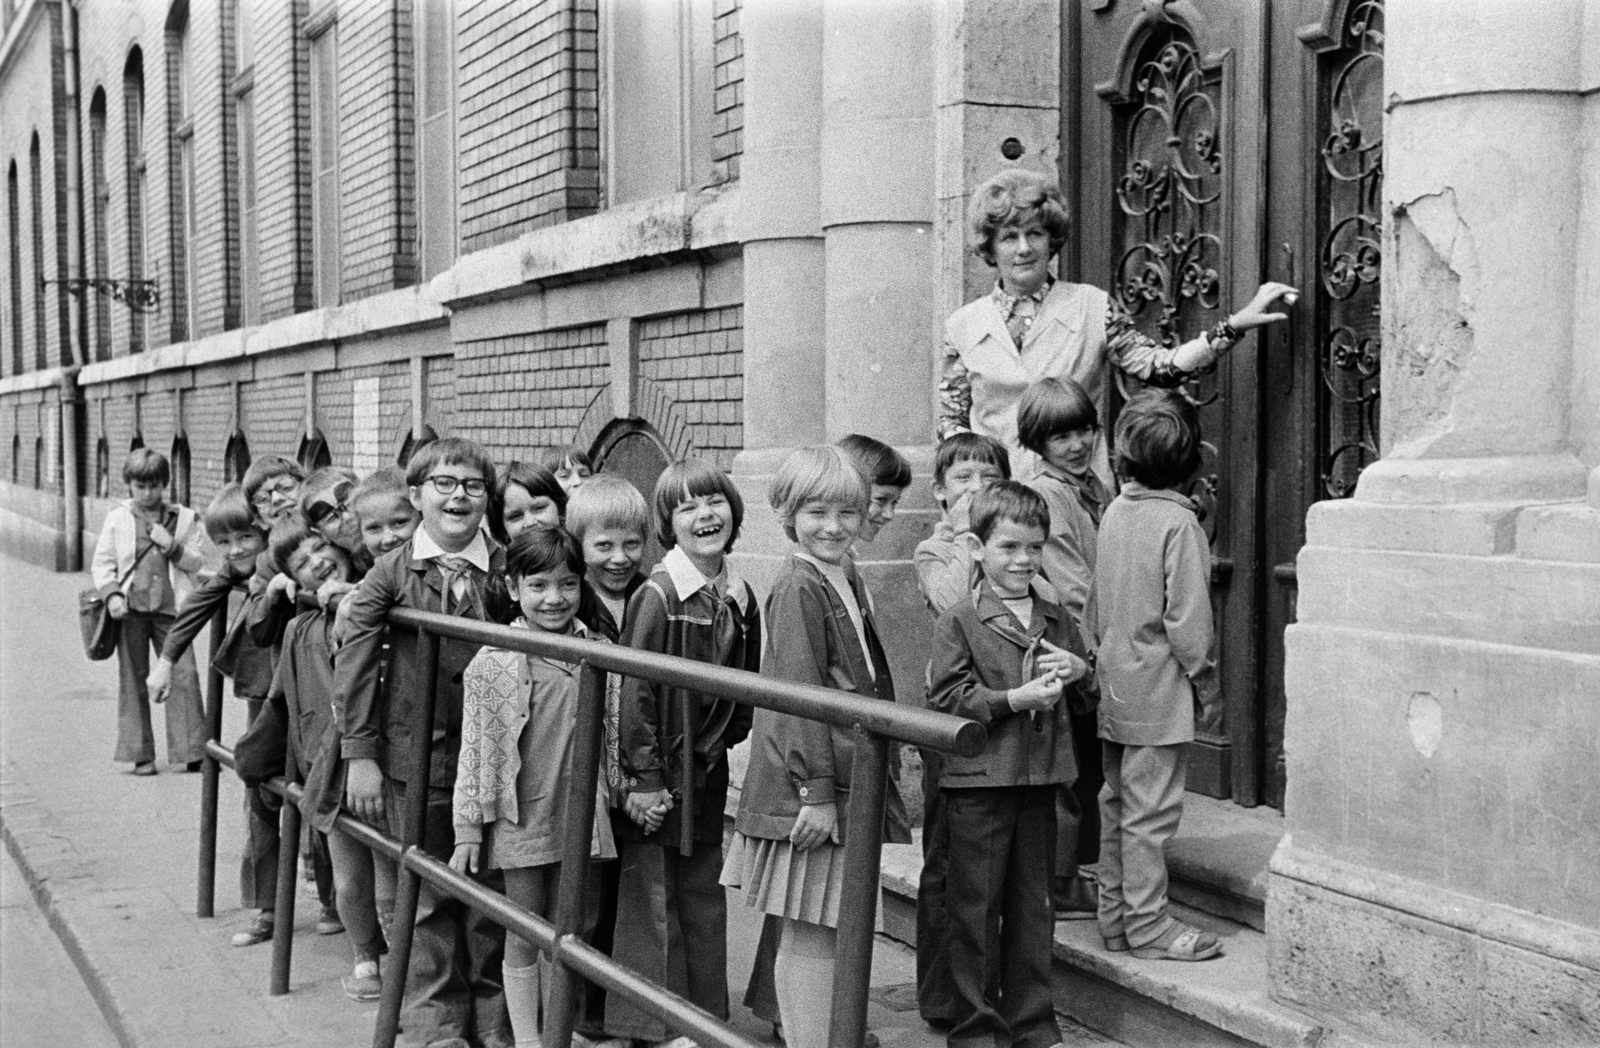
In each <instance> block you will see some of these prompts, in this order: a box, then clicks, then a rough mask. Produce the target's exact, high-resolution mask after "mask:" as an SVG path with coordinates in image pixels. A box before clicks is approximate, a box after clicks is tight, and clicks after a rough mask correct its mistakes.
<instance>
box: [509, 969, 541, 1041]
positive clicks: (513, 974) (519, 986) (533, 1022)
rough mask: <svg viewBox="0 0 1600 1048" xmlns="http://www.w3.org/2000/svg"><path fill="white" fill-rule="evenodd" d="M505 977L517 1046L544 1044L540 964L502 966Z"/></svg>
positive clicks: (512, 1028) (512, 1027) (512, 1029)
mask: <svg viewBox="0 0 1600 1048" xmlns="http://www.w3.org/2000/svg"><path fill="white" fill-rule="evenodd" d="M500 974H501V977H502V978H503V979H504V981H505V988H506V1011H507V1012H508V1013H509V1014H510V1016H511V1032H512V1034H513V1035H514V1036H515V1037H516V1039H517V1048H544V1042H543V1041H542V1040H541V1039H540V1037H539V981H540V980H539V964H538V962H537V961H536V962H534V963H533V964H530V965H528V967H526V968H513V967H511V965H509V964H503V965H501V967H500Z"/></svg>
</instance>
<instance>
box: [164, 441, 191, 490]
mask: <svg viewBox="0 0 1600 1048" xmlns="http://www.w3.org/2000/svg"><path fill="white" fill-rule="evenodd" d="M169 461H170V464H171V466H172V501H174V502H176V503H178V504H179V505H181V506H187V505H188V504H189V438H188V436H187V435H185V434H183V433H179V434H178V435H177V436H175V437H173V438H172V454H171V455H170V456H169Z"/></svg>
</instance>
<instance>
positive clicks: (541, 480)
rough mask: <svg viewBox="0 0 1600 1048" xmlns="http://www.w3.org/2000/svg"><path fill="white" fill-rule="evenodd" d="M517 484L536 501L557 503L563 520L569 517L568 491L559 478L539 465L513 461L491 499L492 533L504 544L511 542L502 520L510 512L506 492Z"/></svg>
mask: <svg viewBox="0 0 1600 1048" xmlns="http://www.w3.org/2000/svg"><path fill="white" fill-rule="evenodd" d="M513 484H515V485H517V486H518V487H520V488H521V489H522V490H524V491H526V492H527V493H528V494H529V495H530V496H532V497H533V498H541V497H542V498H547V499H549V500H550V501H551V502H554V503H555V504H556V512H558V513H560V514H561V517H562V519H563V520H565V519H566V516H567V492H566V489H564V488H562V486H561V482H560V481H559V480H557V479H556V475H555V474H554V473H552V472H550V470H548V469H546V468H545V467H544V466H541V465H539V464H538V463H537V462H511V463H508V464H507V465H506V468H505V471H504V473H503V474H502V475H501V477H500V481H499V483H497V484H496V485H495V486H494V490H493V491H492V492H491V493H490V496H489V531H490V533H492V534H493V535H494V537H495V538H497V539H499V540H500V541H501V542H502V543H504V542H509V541H510V536H508V535H507V534H506V526H505V522H504V521H503V520H501V519H500V518H501V517H502V516H504V515H505V512H506V489H507V488H509V487H511V485H513Z"/></svg>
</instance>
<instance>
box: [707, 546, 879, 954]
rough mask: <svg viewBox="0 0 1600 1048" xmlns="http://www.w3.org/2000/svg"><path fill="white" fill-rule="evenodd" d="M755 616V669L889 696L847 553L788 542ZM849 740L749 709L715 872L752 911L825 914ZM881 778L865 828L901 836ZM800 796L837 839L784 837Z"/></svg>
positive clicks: (843, 732)
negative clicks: (823, 816) (747, 734)
mask: <svg viewBox="0 0 1600 1048" xmlns="http://www.w3.org/2000/svg"><path fill="white" fill-rule="evenodd" d="M847 563H848V562H847ZM766 618H767V624H768V642H767V648H766V651H765V653H764V655H763V659H762V674H763V675H764V676H768V677H773V678H776V679H779V680H787V681H793V682H795V683H797V684H812V685H816V686H819V687H824V688H835V689H838V690H840V691H847V692H851V693H853V694H856V695H858V696H860V697H862V698H868V699H880V700H883V701H886V702H893V701H894V681H893V679H892V677H891V676H890V673H889V663H888V659H887V657H886V656H885V655H884V651H883V645H882V644H881V643H880V642H879V640H878V631H877V626H876V624H875V623H874V621H873V616H872V604H871V598H870V596H869V595H868V594H867V591H866V588H865V587H864V586H863V585H862V584H861V580H860V577H859V575H857V573H856V572H855V570H854V565H853V564H849V566H848V567H847V566H845V565H830V564H825V563H822V562H820V561H817V560H815V559H813V558H810V557H808V556H806V555H804V554H802V553H793V554H791V555H790V556H789V557H788V559H787V560H785V561H784V565H783V567H782V568H781V569H780V570H779V573H778V577H777V578H776V579H775V580H774V581H773V585H772V592H771V593H770V594H769V595H768V597H767V608H766ZM774 624H776V627H775V628H774ZM780 633H781V636H780ZM855 747H856V741H855V736H854V734H853V733H852V732H850V731H849V730H847V729H844V728H838V727H834V726H832V725H827V724H822V723H820V722H817V721H813V720H807V719H805V718H803V717H794V716H789V715H787V714H781V713H775V712H773V711H771V710H757V711H756V714H755V725H754V727H753V728H752V730H751V746H750V760H749V765H748V767H747V769H746V771H745V779H744V787H743V790H742V792H741V793H740V797H739V813H738V815H737V816H736V818H735V820H734V829H735V830H736V831H737V833H736V836H735V838H734V843H733V845H732V846H731V847H730V848H729V851H728V856H727V859H726V861H725V863H724V865H723V871H722V877H721V881H722V883H723V884H725V885H729V886H733V887H737V888H741V889H742V890H743V892H744V896H745V901H746V902H747V903H748V904H750V905H751V906H754V907H756V908H757V909H760V910H762V911H763V912H766V913H769V914H774V915H778V916H784V917H790V918H794V919H796V920H803V921H809V922H811V923H813V924H825V925H829V926H833V925H835V924H837V922H838V907H839V902H840V899H841V894H842V889H843V857H844V852H843V845H844V844H845V843H846V842H847V841H848V840H849V835H850V834H851V833H853V832H860V831H859V829H857V828H855V827H852V826H851V825H850V822H849V807H850V790H851V788H852V785H853V783H852V777H853V774H854V767H855ZM891 763H897V762H894V761H891ZM886 787H887V790H888V794H887V797H886V798H885V818H884V825H883V826H882V827H871V828H869V830H868V832H874V833H879V834H881V835H882V836H883V839H884V840H885V841H886V842H888V843H891V844H904V843H907V842H909V841H910V839H911V834H910V829H909V825H908V823H907V821H906V818H905V805H904V802H903V801H902V800H901V799H900V791H899V786H898V783H897V782H896V781H895V776H893V775H891V776H890V778H889V780H888V782H887V784H886ZM808 804H833V805H835V812H836V815H837V818H838V831H839V845H837V846H836V845H833V844H831V843H826V842H825V843H823V844H819V845H817V846H816V847H814V848H811V849H808V850H806V851H803V852H801V851H796V850H795V849H794V848H793V846H792V845H791V844H790V843H789V834H790V832H791V831H793V829H794V824H795V820H796V819H797V818H798V817H799V814H800V809H801V807H802V806H804V805H808Z"/></svg>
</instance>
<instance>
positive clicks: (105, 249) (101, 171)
mask: <svg viewBox="0 0 1600 1048" xmlns="http://www.w3.org/2000/svg"><path fill="white" fill-rule="evenodd" d="M110 210H111V183H109V182H108V181H106V89H105V88H103V87H96V88H95V89H94V97H93V99H91V100H90V102H89V240H90V246H89V265H90V266H91V267H92V268H91V270H90V273H91V275H92V276H95V277H98V278H100V279H102V280H104V279H106V278H107V277H109V276H110V275H111V247H110V239H109V236H108V234H107V232H106V215H107V214H108V213H109V211H110ZM89 301H90V302H92V303H93V305H92V306H91V307H90V313H91V316H92V319H93V323H94V328H93V333H92V335H91V337H92V338H93V340H94V341H93V345H94V354H95V359H96V360H110V359H111V300H110V299H109V298H107V297H106V296H105V295H90V296H89Z"/></svg>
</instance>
